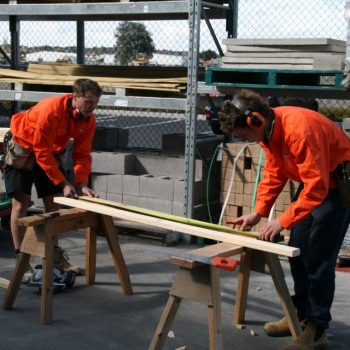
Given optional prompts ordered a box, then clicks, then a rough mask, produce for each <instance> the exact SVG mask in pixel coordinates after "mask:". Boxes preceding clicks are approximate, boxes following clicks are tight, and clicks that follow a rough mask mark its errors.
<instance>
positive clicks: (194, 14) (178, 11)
mask: <svg viewBox="0 0 350 350" xmlns="http://www.w3.org/2000/svg"><path fill="white" fill-rule="evenodd" d="M237 4H238V1H237V0H229V1H228V5H227V4H226V5H223V4H220V3H215V2H210V1H202V0H185V1H149V2H118V3H68V4H62V3H60V4H45V3H42V4H11V5H10V4H9V5H0V21H9V24H10V31H11V50H12V57H11V68H12V69H17V68H18V67H19V32H20V22H21V21H45V20H50V21H54V20H56V21H59V20H65V21H67V20H74V21H76V22H77V49H78V52H77V57H78V63H84V61H83V60H84V58H83V57H84V54H83V50H84V45H83V43H84V21H88V20H93V21H98V20H157V19H159V20H160V19H161V20H164V19H179V20H184V19H187V20H188V25H189V38H188V39H189V45H188V50H189V51H188V57H189V59H188V83H187V95H186V98H159V97H132V96H123V97H119V96H110V95H103V96H102V97H101V101H100V104H99V105H100V106H114V107H118V106H123V107H125V106H133V107H140V108H150V107H152V108H155V109H169V110H179V111H185V116H186V144H185V162H186V166H185V174H184V178H185V194H184V196H185V200H184V202H185V208H184V215H185V216H187V217H192V209H193V201H192V198H193V183H194V179H195V167H194V164H195V143H196V134H197V127H196V124H197V123H196V121H197V101H198V94H197V85H198V84H197V83H198V82H197V75H198V51H199V35H200V22H201V18H203V19H204V20H205V21H206V23H207V25H208V26H209V29H210V31H211V33H212V34H213V31H212V28H211V27H210V23H209V19H219V18H221V19H224V18H226V19H227V20H228V21H229V22H228V23H227V28H228V36H231V37H232V36H235V35H236V21H237V13H236V10H237ZM204 7H205V9H206V10H205V11H204ZM214 42H215V44H216V46H217V48H218V51H219V52H222V51H220V48H219V47H218V45H219V44H218V41H217V39H216V38H214ZM0 54H1V52H0ZM55 94H56V93H52V92H50V93H48V92H34V91H16V89H15V87H14V88H13V89H12V90H0V100H10V101H13V102H15V103H16V102H17V103H19V102H21V101H31V102H37V101H39V100H41V99H42V98H44V97H45V96H52V95H55Z"/></svg>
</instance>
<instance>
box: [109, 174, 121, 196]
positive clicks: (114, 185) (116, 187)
mask: <svg viewBox="0 0 350 350" xmlns="http://www.w3.org/2000/svg"><path fill="white" fill-rule="evenodd" d="M106 179H107V193H114V194H123V175H107V176H106Z"/></svg>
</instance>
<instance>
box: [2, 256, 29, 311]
mask: <svg viewBox="0 0 350 350" xmlns="http://www.w3.org/2000/svg"><path fill="white" fill-rule="evenodd" d="M29 260H30V254H26V253H20V254H19V256H18V258H17V263H16V267H15V270H14V271H13V274H12V276H11V279H10V284H9V286H8V288H7V291H6V293H5V296H4V299H3V301H2V304H1V308H2V309H3V310H10V309H12V307H13V304H14V302H15V299H16V296H17V293H18V290H19V287H20V286H21V282H22V278H23V276H24V273H25V272H26V269H27V266H28V264H29Z"/></svg>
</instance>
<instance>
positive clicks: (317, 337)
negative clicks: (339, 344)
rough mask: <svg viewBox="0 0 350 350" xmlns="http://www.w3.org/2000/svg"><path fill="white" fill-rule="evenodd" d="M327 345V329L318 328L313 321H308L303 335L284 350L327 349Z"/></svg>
mask: <svg viewBox="0 0 350 350" xmlns="http://www.w3.org/2000/svg"><path fill="white" fill-rule="evenodd" d="M327 346H328V340H327V335H326V330H325V329H323V330H320V329H317V328H316V327H315V326H314V325H313V324H312V323H311V322H308V323H307V325H306V328H305V329H304V331H303V333H301V336H300V337H299V338H297V339H296V340H294V341H292V342H291V343H289V344H287V345H285V346H284V347H283V350H315V349H317V350H319V349H327Z"/></svg>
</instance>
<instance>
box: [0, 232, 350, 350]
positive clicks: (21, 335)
mask: <svg viewBox="0 0 350 350" xmlns="http://www.w3.org/2000/svg"><path fill="white" fill-rule="evenodd" d="M120 241H121V247H122V251H123V253H124V257H125V260H126V264H127V266H128V269H129V273H130V278H131V282H132V285H133V289H134V294H133V295H131V296H124V295H123V293H122V290H121V287H120V284H119V280H118V278H117V276H116V274H115V270H114V268H113V264H112V258H111V256H110V254H109V251H108V247H107V243H106V241H105V240H104V239H103V238H100V239H98V241H97V274H96V284H95V285H92V286H85V284H84V277H83V276H80V277H78V278H77V281H76V284H75V286H74V287H73V288H71V289H69V290H66V291H64V292H61V293H59V294H55V295H54V305H53V307H54V309H53V323H52V324H50V325H46V326H43V325H41V324H40V296H39V294H38V293H37V291H36V289H33V288H30V287H26V286H22V287H21V289H20V291H19V293H18V296H17V299H16V301H15V304H14V309H13V310H11V311H3V310H0V325H1V327H0V349H1V350H12V349H13V350H24V349H36V350H62V349H65V350H70V349H84V350H95V349H107V350H114V349H116V350H144V349H148V345H149V343H150V340H151V338H152V335H153V332H154V331H155V329H156V326H157V324H158V321H159V318H160V316H161V314H162V311H163V307H164V305H165V303H166V301H167V298H168V291H169V288H170V286H171V283H172V281H173V279H174V276H175V273H176V271H177V268H176V267H175V266H173V265H171V264H170V263H169V261H168V258H167V257H166V256H163V255H159V254H156V253H152V252H149V251H145V250H143V249H142V248H143V247H147V246H154V245H157V244H158V243H157V242H155V241H152V240H147V239H140V238H137V237H133V236H124V235H123V236H121V237H120ZM60 242H61V245H62V246H63V247H64V248H65V249H66V250H67V251H68V253H69V255H70V258H71V261H72V263H74V264H80V265H81V266H84V259H85V255H84V254H85V240H84V235H83V233H82V232H79V233H67V234H66V235H63V238H62V239H61V240H60ZM192 248H193V246H189V245H180V246H177V247H176V249H183V250H186V249H192ZM35 260H36V261H37V259H35ZM14 263H15V261H14V259H13V254H12V243H11V237H10V233H9V232H5V231H0V276H1V277H9V276H10V274H11V271H12V269H13V267H14ZM282 266H283V268H284V271H285V273H286V281H287V284H288V285H289V286H290V285H291V278H290V274H289V269H288V264H287V262H286V261H282ZM349 276H350V275H349V273H339V272H337V276H336V277H337V278H336V285H337V291H336V297H335V301H334V305H333V322H332V323H331V328H330V329H329V332H328V334H329V340H330V347H329V348H330V349H336V350H345V349H348V348H349V346H350V327H349V326H350V317H349V315H350V304H349V301H348V299H349V290H350V278H349ZM236 283H237V273H236V272H226V271H225V272H222V273H221V284H222V288H221V294H222V322H223V342H224V349H225V350H226V349H227V350H231V349H238V350H246V349H248V350H255V349H259V350H260V349H262V350H274V349H281V347H282V345H283V344H284V343H286V342H288V341H290V340H291V338H290V337H287V338H271V337H268V336H266V335H265V334H264V333H263V329H262V326H263V323H264V322H265V321H271V320H274V319H276V318H279V317H280V316H281V314H282V311H281V307H280V306H279V302H278V297H277V294H276V292H275V290H274V288H273V284H272V281H271V278H270V277H269V276H267V275H262V274H258V273H252V275H251V281H250V287H249V297H248V305H247V313H246V324H245V325H246V328H245V329H243V330H238V329H236V328H235V327H233V326H232V314H233V305H234V302H235V291H236ZM3 295H4V290H3V289H0V299H1V300H2V298H3ZM207 329H208V328H207V310H206V307H205V306H203V305H201V304H197V303H194V302H190V301H183V302H182V304H181V306H180V308H179V311H178V314H177V316H176V318H175V320H174V323H173V324H172V326H171V330H172V331H173V332H174V335H175V337H174V338H168V339H167V341H166V344H165V346H164V350H175V349H177V348H179V347H181V346H186V349H187V350H190V349H191V350H205V349H208V331H207ZM251 329H252V330H254V331H255V332H256V333H257V336H252V335H250V330H251Z"/></svg>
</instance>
